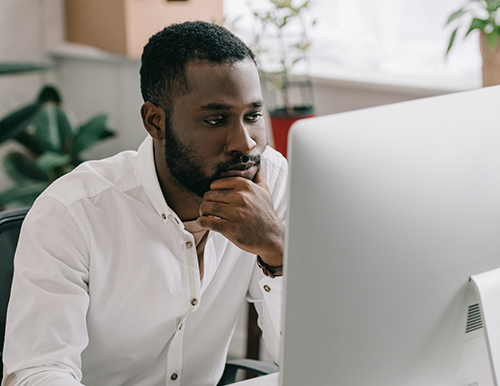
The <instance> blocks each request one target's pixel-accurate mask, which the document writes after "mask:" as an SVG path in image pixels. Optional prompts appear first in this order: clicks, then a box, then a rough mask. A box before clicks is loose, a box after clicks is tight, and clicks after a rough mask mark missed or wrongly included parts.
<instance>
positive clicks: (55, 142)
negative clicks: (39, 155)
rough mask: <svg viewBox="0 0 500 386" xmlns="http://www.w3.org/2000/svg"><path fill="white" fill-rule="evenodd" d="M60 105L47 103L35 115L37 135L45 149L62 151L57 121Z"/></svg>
mask: <svg viewBox="0 0 500 386" xmlns="http://www.w3.org/2000/svg"><path fill="white" fill-rule="evenodd" d="M57 109H58V107H57V106H56V105H54V104H53V103H46V104H45V105H44V106H43V108H42V110H41V111H40V112H39V113H38V114H37V116H36V117H35V120H34V123H35V136H36V138H37V140H38V142H39V144H40V147H41V149H42V150H44V151H60V150H61V147H62V144H61V142H60V135H59V128H58V122H57Z"/></svg>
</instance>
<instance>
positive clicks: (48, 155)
mask: <svg viewBox="0 0 500 386" xmlns="http://www.w3.org/2000/svg"><path fill="white" fill-rule="evenodd" d="M70 160H71V156H70V155H69V154H61V153H57V152H54V151H46V152H45V153H43V154H42V155H41V156H40V157H38V158H37V160H36V166H37V167H38V168H39V169H40V170H50V169H55V168H58V167H61V166H64V165H66V164H67V163H69V162H70Z"/></svg>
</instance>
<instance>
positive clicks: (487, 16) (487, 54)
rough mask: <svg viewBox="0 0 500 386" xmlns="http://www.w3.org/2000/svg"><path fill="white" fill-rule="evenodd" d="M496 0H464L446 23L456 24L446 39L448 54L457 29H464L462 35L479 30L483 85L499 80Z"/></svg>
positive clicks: (499, 25) (499, 27) (498, 4)
mask: <svg viewBox="0 0 500 386" xmlns="http://www.w3.org/2000/svg"><path fill="white" fill-rule="evenodd" d="M499 8H500V0H468V2H467V3H466V4H465V5H464V6H463V7H461V8H460V9H458V10H457V11H455V12H453V13H452V14H451V15H450V16H449V18H448V20H447V22H446V25H449V24H458V26H457V27H456V28H455V29H454V30H453V32H452V33H451V36H450V40H449V43H448V49H447V51H446V54H448V53H449V52H450V50H451V48H452V47H453V44H454V42H455V40H456V37H457V33H458V31H459V29H464V31H466V32H465V34H464V38H466V37H467V36H469V34H470V33H471V32H472V31H474V30H479V47H480V51H481V58H482V75H483V86H492V85H496V84H500V45H499V37H500V12H499Z"/></svg>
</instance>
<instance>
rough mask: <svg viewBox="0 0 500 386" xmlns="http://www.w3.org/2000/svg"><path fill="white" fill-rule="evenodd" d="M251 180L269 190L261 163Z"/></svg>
mask: <svg viewBox="0 0 500 386" xmlns="http://www.w3.org/2000/svg"><path fill="white" fill-rule="evenodd" d="M253 182H254V183H256V184H257V185H259V186H261V187H263V188H264V189H266V190H267V191H268V192H269V186H268V185H267V181H266V177H265V176H264V170H263V168H262V165H261V167H260V168H259V171H258V172H257V174H256V175H255V178H254V180H253Z"/></svg>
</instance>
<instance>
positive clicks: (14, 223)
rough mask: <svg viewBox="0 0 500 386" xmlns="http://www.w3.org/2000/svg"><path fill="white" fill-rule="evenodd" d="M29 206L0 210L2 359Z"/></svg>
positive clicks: (0, 339)
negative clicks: (17, 256) (17, 257)
mask: <svg viewBox="0 0 500 386" xmlns="http://www.w3.org/2000/svg"><path fill="white" fill-rule="evenodd" d="M28 209H29V208H22V209H13V210H6V211H3V212H0V349H1V350H2V351H0V360H1V359H2V354H3V341H4V338H5V317H6V314H7V304H8V303H9V296H10V287H11V284H12V274H13V273H14V253H15V252H16V247H17V239H18V238H19V232H20V230H21V224H22V223H23V220H24V217H25V216H26V213H28ZM1 378H3V366H1V367H0V379H1Z"/></svg>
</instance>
